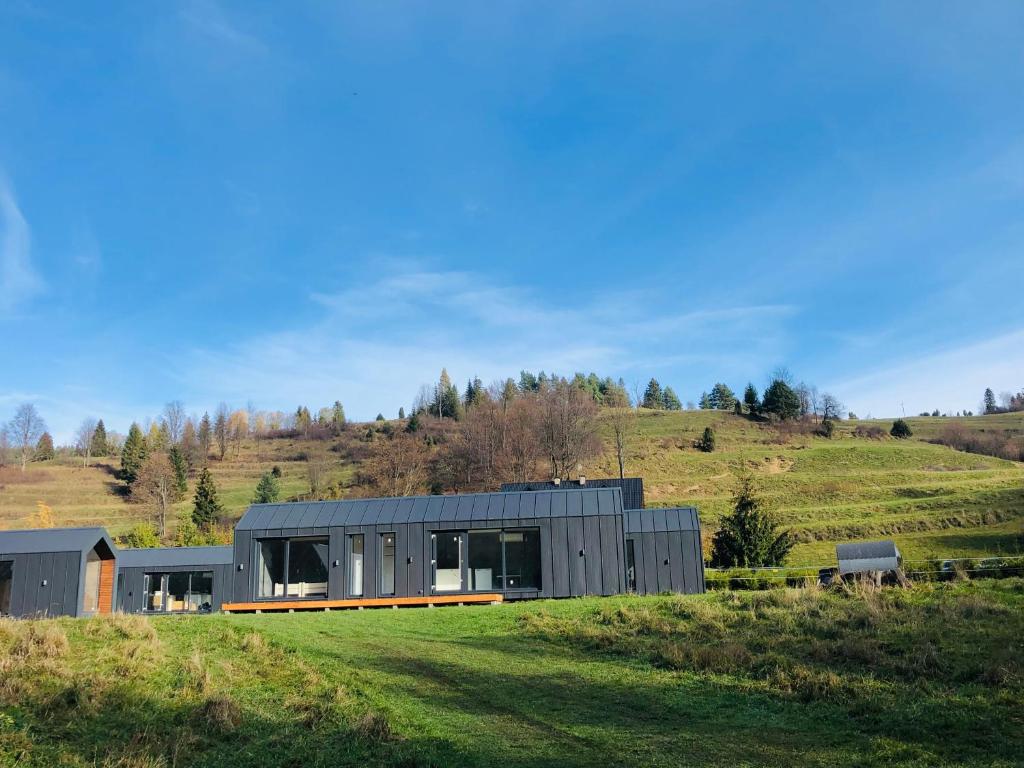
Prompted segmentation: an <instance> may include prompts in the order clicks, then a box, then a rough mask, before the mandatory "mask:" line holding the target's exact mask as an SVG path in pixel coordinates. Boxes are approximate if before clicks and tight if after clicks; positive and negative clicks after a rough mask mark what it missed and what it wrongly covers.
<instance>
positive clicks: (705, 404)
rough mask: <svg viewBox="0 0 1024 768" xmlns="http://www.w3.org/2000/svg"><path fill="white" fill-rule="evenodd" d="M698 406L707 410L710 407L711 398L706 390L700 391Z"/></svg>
mask: <svg viewBox="0 0 1024 768" xmlns="http://www.w3.org/2000/svg"><path fill="white" fill-rule="evenodd" d="M698 407H699V408H700V409H701V410H702V411H707V410H710V409H711V398H710V397H709V396H708V393H707V392H701V393H700V403H699V405H698Z"/></svg>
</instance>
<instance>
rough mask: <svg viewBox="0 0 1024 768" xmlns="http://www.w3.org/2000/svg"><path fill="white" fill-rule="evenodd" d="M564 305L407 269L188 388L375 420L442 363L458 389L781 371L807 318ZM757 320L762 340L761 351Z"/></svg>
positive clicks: (344, 294) (322, 300)
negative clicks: (658, 374)
mask: <svg viewBox="0 0 1024 768" xmlns="http://www.w3.org/2000/svg"><path fill="white" fill-rule="evenodd" d="M565 297H566V298H565V300H564V301H563V302H561V303H559V304H551V303H545V302H544V301H542V300H540V299H539V298H538V297H537V296H536V295H534V293H533V292H531V291H530V290H528V289H525V288H523V287H518V286H505V285H497V284H495V283H493V282H491V281H489V280H487V279H486V278H485V277H483V276H482V275H480V274H477V273H474V272H469V271H436V270H430V269H426V268H416V267H415V266H414V265H411V264H404V265H403V267H402V268H401V269H398V270H396V271H395V272H393V273H392V274H391V275H390V276H386V277H382V278H380V279H379V280H377V281H375V282H371V283H369V284H363V285H360V287H358V288H354V289H351V290H344V291H339V292H337V293H332V294H315V295H313V296H311V297H310V300H311V301H313V302H315V303H317V304H319V305H320V306H321V307H322V309H323V312H322V316H321V317H320V318H319V319H318V320H317V321H316V322H315V323H313V324H311V325H310V326H309V327H305V328H299V329H292V330H288V331H282V332H279V333H270V334H264V335H261V336H256V337H253V338H250V339H248V340H245V341H242V342H240V343H239V344H237V345H235V346H234V347H232V348H231V349H227V350H215V349H206V348H204V349H194V350H192V351H191V352H190V353H188V354H187V355H186V364H185V365H184V366H182V370H188V371H189V376H188V378H187V379H184V378H183V379H182V384H183V385H186V384H187V383H188V382H197V381H198V382H209V388H207V389H205V390H204V391H203V392H195V393H194V396H192V397H191V399H192V400H205V401H209V402H216V401H217V400H219V399H225V400H229V401H234V402H244V401H245V400H247V399H250V398H252V399H253V400H255V401H257V402H260V403H263V404H266V405H267V406H268V407H272V406H271V404H274V405H284V404H291V403H299V402H303V403H310V404H313V403H321V402H324V403H326V402H330V401H332V400H334V399H335V398H341V399H342V400H343V401H344V402H345V404H346V408H347V409H348V410H349V412H350V413H351V414H352V415H353V416H355V417H357V418H358V417H362V418H372V417H373V415H374V414H376V413H377V412H378V411H379V410H382V409H383V410H385V411H386V412H390V411H396V410H397V409H398V407H399V406H400V405H408V403H409V401H410V400H411V398H412V397H413V396H414V395H415V393H416V390H417V387H418V385H419V384H420V383H422V382H425V381H426V380H428V379H430V378H432V377H434V376H436V375H437V373H438V372H439V371H440V369H441V367H442V366H444V367H447V368H448V370H449V371H450V372H451V373H452V375H453V376H454V377H455V378H456V379H458V380H461V379H465V378H467V377H470V376H480V377H481V378H482V379H483V380H484V381H491V380H494V379H497V378H500V377H504V376H509V375H512V376H515V375H517V373H518V371H519V369H520V368H527V369H532V370H534V371H537V370H546V371H549V372H557V373H561V374H563V375H568V374H572V373H573V372H574V371H591V370H593V371H597V372H599V373H601V374H613V375H621V376H623V377H625V378H626V379H627V381H630V380H631V378H632V377H644V376H649V375H651V372H652V371H657V370H663V369H662V368H660V367H659V366H660V364H661V363H662V362H664V361H665V360H666V359H668V358H671V359H672V362H680V361H683V362H686V363H688V364H691V365H692V367H693V371H694V373H693V375H694V379H695V380H698V379H699V378H700V377H701V376H703V375H705V373H704V372H705V371H706V369H707V368H708V367H714V368H716V369H721V368H722V367H725V366H728V367H730V368H731V367H733V366H741V367H742V366H747V365H749V366H751V368H752V369H753V370H761V369H762V368H763V367H764V366H766V365H769V364H771V363H774V362H776V361H777V360H778V359H780V358H779V354H780V350H781V349H783V348H784V347H785V336H786V333H785V331H784V328H783V325H784V323H785V321H786V319H787V318H789V317H790V316H791V315H792V314H793V313H794V312H795V309H794V308H792V307H778V306H755V307H733V308H725V309H721V310H711V311H689V312H678V311H677V310H675V309H674V308H673V304H672V302H671V301H670V300H659V299H658V298H656V296H655V292H648V293H647V301H646V303H645V304H640V303H635V302H632V301H628V300H627V301H623V299H622V297H621V296H617V295H614V294H589V295H587V294H585V293H583V292H575V293H574V292H566V294H565ZM755 321H756V324H757V327H758V328H759V330H760V333H759V335H758V337H757V340H756V341H754V342H750V341H748V340H749V339H750V337H751V334H750V327H751V324H752V323H754V322H755ZM687 383H690V382H687ZM675 384H676V386H679V382H675ZM692 386H699V385H698V384H696V383H695V382H694V383H692ZM691 388H692V387H691Z"/></svg>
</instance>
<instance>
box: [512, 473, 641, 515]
mask: <svg viewBox="0 0 1024 768" xmlns="http://www.w3.org/2000/svg"><path fill="white" fill-rule="evenodd" d="M560 488H619V489H620V490H621V491H622V508H623V509H643V508H644V481H643V478H642V477H623V478H618V477H598V478H592V479H585V480H584V479H582V478H581V479H579V480H559V481H557V482H556V481H555V480H531V481H529V482H526V483H502V484H501V492H502V493H510V492H517V491H520V492H521V491H556V490H558V489H560Z"/></svg>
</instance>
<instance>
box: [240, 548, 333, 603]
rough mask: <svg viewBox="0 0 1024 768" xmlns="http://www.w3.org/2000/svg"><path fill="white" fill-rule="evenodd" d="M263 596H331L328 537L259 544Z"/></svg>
mask: <svg viewBox="0 0 1024 768" xmlns="http://www.w3.org/2000/svg"><path fill="white" fill-rule="evenodd" d="M257 560H258V566H257V570H256V573H257V585H256V586H257V595H258V596H259V597H283V596H288V597H327V539H326V538H315V539H264V540H263V541H260V542H259V546H258V547H257Z"/></svg>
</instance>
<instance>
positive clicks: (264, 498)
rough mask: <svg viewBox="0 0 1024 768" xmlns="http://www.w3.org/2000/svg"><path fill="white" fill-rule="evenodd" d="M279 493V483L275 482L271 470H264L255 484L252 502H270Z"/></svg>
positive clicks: (276, 497)
mask: <svg viewBox="0 0 1024 768" xmlns="http://www.w3.org/2000/svg"><path fill="white" fill-rule="evenodd" d="M280 495H281V484H280V483H278V482H277V478H276V477H274V475H273V473H272V472H266V473H264V474H263V476H262V477H260V481H259V483H257V484H256V495H255V496H253V499H252V503H253V504H272V503H273V502H275V501H277V499H278V497H279V496H280Z"/></svg>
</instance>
